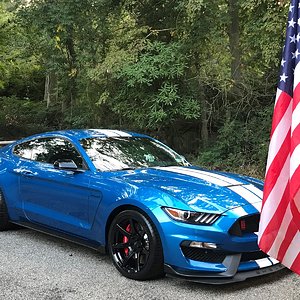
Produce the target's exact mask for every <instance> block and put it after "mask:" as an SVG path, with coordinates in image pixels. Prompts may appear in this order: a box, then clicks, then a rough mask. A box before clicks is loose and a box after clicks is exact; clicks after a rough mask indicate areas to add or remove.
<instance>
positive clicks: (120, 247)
mask: <svg viewBox="0 0 300 300" xmlns="http://www.w3.org/2000/svg"><path fill="white" fill-rule="evenodd" d="M128 246H129V244H128V243H117V244H114V245H112V247H113V249H124V248H128Z"/></svg>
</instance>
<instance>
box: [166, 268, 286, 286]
mask: <svg viewBox="0 0 300 300" xmlns="http://www.w3.org/2000/svg"><path fill="white" fill-rule="evenodd" d="M284 268H285V266H283V265H281V264H276V265H273V266H270V267H266V268H262V269H257V270H251V271H243V272H238V273H236V274H234V276H228V273H227V274H225V276H224V274H223V275H222V273H218V274H211V273H210V274H209V273H206V274H205V273H202V272H200V273H196V272H190V273H189V272H180V271H178V270H175V269H174V268H173V267H172V266H170V265H167V264H165V265H164V270H165V273H166V274H167V276H170V277H174V278H180V279H184V280H187V281H191V282H198V283H206V284H216V285H217V284H229V283H234V282H241V281H244V280H246V279H248V278H253V277H258V276H263V275H267V274H271V273H274V272H277V271H279V270H282V269H284Z"/></svg>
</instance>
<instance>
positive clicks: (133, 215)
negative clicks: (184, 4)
mask: <svg viewBox="0 0 300 300" xmlns="http://www.w3.org/2000/svg"><path fill="white" fill-rule="evenodd" d="M108 252H109V255H110V257H111V259H112V261H113V263H114V265H115V267H116V268H117V270H118V271H119V272H120V273H121V274H122V275H124V276H125V277H127V278H130V279H135V280H149V279H155V278H159V277H162V276H163V275H164V271H163V251H162V245H161V241H160V237H159V234H158V232H157V230H156V228H155V226H154V225H153V224H152V222H151V221H150V220H149V219H148V218H147V217H146V216H144V215H143V214H141V213H140V212H138V211H135V210H125V211H123V212H121V213H119V214H118V215H117V216H116V217H115V218H114V220H113V221H112V224H111V226H110V229H109V233H108Z"/></svg>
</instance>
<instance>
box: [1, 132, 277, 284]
mask: <svg viewBox="0 0 300 300" xmlns="http://www.w3.org/2000/svg"><path fill="white" fill-rule="evenodd" d="M262 189H263V183H262V182H261V181H259V180H256V179H253V178H250V177H246V176H240V175H233V174H227V173H221V172H214V171H208V170H205V169H201V168H198V167H195V166H192V165H190V164H189V163H188V162H187V161H186V160H185V159H184V158H183V157H182V156H180V155H178V154H177V153H176V152H174V151H173V150H171V149H170V148H169V147H167V146H166V145H164V144H162V143H161V142H159V141H157V140H156V139H153V138H151V137H149V136H146V135H142V134H137V133H132V132H125V131H119V130H104V129H102V130H100V129H99V130H97V129H90V130H66V131H57V132H49V133H43V134H39V135H35V136H31V137H28V138H25V139H22V140H19V141H16V142H14V143H12V144H11V145H8V146H6V147H4V148H2V149H1V150H0V230H6V229H8V228H10V226H11V224H12V223H15V224H19V225H22V226H25V227H29V228H32V229H36V230H39V231H43V232H45V233H50V234H52V235H56V236H59V237H62V238H65V239H69V240H72V241H75V242H77V243H80V244H84V245H87V246H89V247H92V248H94V249H97V250H100V251H103V252H108V253H109V255H110V256H111V259H112V261H113V263H114V265H115V266H116V268H117V269H118V271H119V272H120V273H121V274H123V275H124V276H126V277H128V278H131V279H137V280H146V279H152V278H157V277H160V276H162V275H164V274H165V273H167V274H169V275H171V276H175V277H181V278H185V279H187V280H192V281H198V282H207V283H228V282H235V281H242V280H245V279H246V278H249V277H254V276H259V275H262V274H267V273H271V272H275V271H277V270H279V269H281V268H282V266H281V265H280V264H279V263H278V261H276V260H275V259H273V258H271V257H268V256H267V255H266V254H264V253H263V252H261V251H260V250H259V248H258V246H257V235H256V232H257V231H258V223H259V211H260V208H261V198H262Z"/></svg>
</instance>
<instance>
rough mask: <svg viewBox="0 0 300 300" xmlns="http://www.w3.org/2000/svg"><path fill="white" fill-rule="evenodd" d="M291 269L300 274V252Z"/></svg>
mask: <svg viewBox="0 0 300 300" xmlns="http://www.w3.org/2000/svg"><path fill="white" fill-rule="evenodd" d="M290 269H291V270H292V271H294V272H296V273H298V274H300V253H299V254H298V255H297V257H296V259H295V260H294V262H293V264H292V265H291V267H290Z"/></svg>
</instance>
